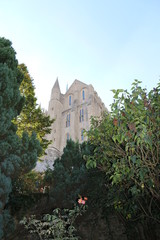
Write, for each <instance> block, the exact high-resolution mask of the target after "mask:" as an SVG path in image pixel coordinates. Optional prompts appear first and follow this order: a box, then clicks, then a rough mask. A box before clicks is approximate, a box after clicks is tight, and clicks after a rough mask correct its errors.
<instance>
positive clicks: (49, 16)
mask: <svg viewBox="0 0 160 240" xmlns="http://www.w3.org/2000/svg"><path fill="white" fill-rule="evenodd" d="M0 36H1V37H5V38H8V39H10V40H11V41H12V43H13V47H14V48H15V50H16V52H17V58H18V61H19V63H25V64H26V65H27V67H28V70H29V72H30V75H31V76H32V78H33V79H34V84H35V87H36V96H37V97H38V103H41V105H42V107H43V108H46V109H47V108H48V102H49V99H50V93H51V88H52V86H53V84H54V82H55V80H56V78H57V76H58V78H59V83H60V88H61V91H62V93H65V89H66V85H67V83H68V85H69V86H70V85H71V84H72V82H73V81H74V80H75V79H78V80H80V81H82V82H85V83H86V84H92V85H93V87H94V88H95V90H96V91H97V93H98V95H99V96H100V97H101V99H102V101H103V102H104V103H105V105H106V106H107V107H109V105H110V104H111V103H112V101H113V99H112V93H111V91H110V90H111V89H117V88H124V89H130V87H131V83H132V82H133V80H134V79H139V80H141V81H142V82H143V86H144V87H146V88H147V89H149V90H150V89H151V88H153V87H155V86H156V85H157V83H158V81H159V78H160V77H159V76H160V1H159V0H110V1H109V0H0Z"/></svg>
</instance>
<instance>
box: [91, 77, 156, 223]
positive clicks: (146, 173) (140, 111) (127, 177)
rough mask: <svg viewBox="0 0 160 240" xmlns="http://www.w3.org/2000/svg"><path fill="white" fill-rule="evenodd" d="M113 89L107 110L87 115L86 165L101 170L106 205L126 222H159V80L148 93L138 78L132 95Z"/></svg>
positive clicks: (133, 85) (133, 86)
mask: <svg viewBox="0 0 160 240" xmlns="http://www.w3.org/2000/svg"><path fill="white" fill-rule="evenodd" d="M113 92H114V103H113V104H112V106H111V113H110V114H107V115H104V117H103V118H102V119H101V120H100V119H92V126H91V129H90V131H89V132H88V138H89V140H90V142H91V144H93V145H94V146H95V150H94V153H93V155H91V156H89V157H88V161H87V166H88V167H89V168H90V167H93V168H95V167H96V168H99V169H101V171H104V172H105V173H106V177H107V179H106V188H107V190H108V195H110V200H112V201H109V199H108V206H109V205H110V206H114V208H115V209H116V210H117V211H118V212H120V213H121V214H122V215H123V217H124V218H125V219H127V220H135V219H138V220H140V221H142V220H145V219H146V220H147V221H149V222H150V220H152V222H158V223H160V214H159V212H160V192H159V187H160V156H159V153H160V83H159V84H158V86H157V87H156V88H154V89H153V90H151V91H150V92H149V93H147V91H146V89H142V88H141V86H140V82H139V81H138V80H135V82H134V83H133V84H132V89H131V93H129V92H128V91H125V90H121V89H118V90H113Z"/></svg>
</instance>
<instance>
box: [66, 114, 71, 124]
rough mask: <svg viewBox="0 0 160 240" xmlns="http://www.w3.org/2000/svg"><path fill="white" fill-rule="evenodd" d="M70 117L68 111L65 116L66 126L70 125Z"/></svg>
mask: <svg viewBox="0 0 160 240" xmlns="http://www.w3.org/2000/svg"><path fill="white" fill-rule="evenodd" d="M70 119H71V117H70V113H69V114H67V117H66V127H69V126H70Z"/></svg>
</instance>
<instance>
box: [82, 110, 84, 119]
mask: <svg viewBox="0 0 160 240" xmlns="http://www.w3.org/2000/svg"><path fill="white" fill-rule="evenodd" d="M83 121H84V109H83V108H82V122H83Z"/></svg>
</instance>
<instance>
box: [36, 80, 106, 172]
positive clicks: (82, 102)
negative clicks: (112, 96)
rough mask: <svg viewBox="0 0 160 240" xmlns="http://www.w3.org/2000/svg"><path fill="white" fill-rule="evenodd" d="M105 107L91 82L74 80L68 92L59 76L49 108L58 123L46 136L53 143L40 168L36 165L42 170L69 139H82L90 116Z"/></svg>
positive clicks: (51, 161) (104, 109) (58, 153)
mask: <svg viewBox="0 0 160 240" xmlns="http://www.w3.org/2000/svg"><path fill="white" fill-rule="evenodd" d="M106 110H107V109H106V108H105V106H104V104H103V103H102V101H101V99H100V98H99V97H98V95H97V93H96V92H95V90H94V88H93V86H92V85H87V84H85V83H83V82H80V81H79V80H75V81H74V82H73V84H72V85H71V86H70V88H69V89H68V90H67V92H66V93H65V94H62V93H61V91H60V87H59V82H58V79H57V80H56V82H55V84H54V86H53V88H52V92H51V98H50V102H49V107H48V114H49V115H50V117H51V118H54V119H55V122H54V123H53V125H52V132H51V134H50V135H48V136H47V139H48V140H52V141H53V143H52V144H51V145H50V147H49V148H48V150H47V155H46V156H45V157H44V162H43V164H41V167H40V166H39V167H38V166H37V167H38V168H39V170H42V165H43V167H44V165H45V164H48V165H49V166H51V165H52V164H53V161H54V160H55V159H56V158H57V157H59V156H61V154H62V152H63V148H64V147H65V146H66V141H67V139H70V138H71V139H73V140H75V141H77V140H78V141H79V142H80V143H81V142H83V141H84V140H85V136H84V134H83V131H84V129H85V130H86V131H87V130H89V128H90V119H91V116H100V115H101V114H102V112H103V111H106ZM40 168H41V169H40Z"/></svg>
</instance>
